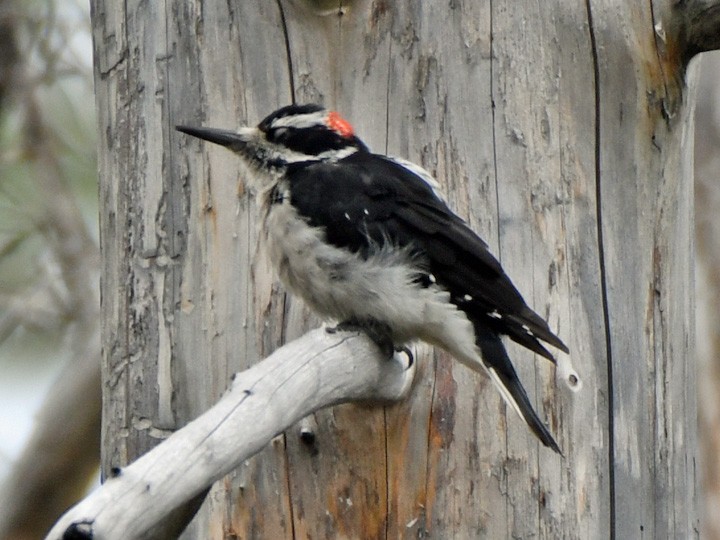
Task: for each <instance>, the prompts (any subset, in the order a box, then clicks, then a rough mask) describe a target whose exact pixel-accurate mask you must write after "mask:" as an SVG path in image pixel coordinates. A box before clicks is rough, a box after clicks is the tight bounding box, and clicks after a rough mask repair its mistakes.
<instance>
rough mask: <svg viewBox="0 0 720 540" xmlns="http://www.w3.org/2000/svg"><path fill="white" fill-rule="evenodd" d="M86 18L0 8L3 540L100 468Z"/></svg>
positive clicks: (23, 4)
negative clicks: (98, 462) (94, 419)
mask: <svg viewBox="0 0 720 540" xmlns="http://www.w3.org/2000/svg"><path fill="white" fill-rule="evenodd" d="M89 19H90V14H89V5H88V3H87V2H86V1H81V0H0V538H2V539H7V538H10V539H20V538H39V537H41V536H42V534H43V532H44V530H46V528H47V527H48V526H49V525H50V524H51V523H52V521H53V519H54V518H56V517H57V515H58V513H59V512H61V511H62V510H63V509H64V508H66V507H67V506H68V505H69V504H71V503H72V501H73V500H74V499H76V498H77V497H79V496H81V495H82V493H83V491H84V489H86V486H87V484H88V480H89V479H90V478H92V474H93V473H92V471H93V470H94V469H95V468H96V467H97V461H98V459H99V452H98V450H99V435H100V434H99V410H100V408H99V391H100V386H99V365H100V355H99V335H98V334H99V332H98V323H97V318H98V317H97V315H98V313H99V292H98V289H99V287H98V270H97V268H98V261H99V258H98V239H97V222H98V219H97V159H96V135H95V130H96V124H95V114H94V111H95V107H94V97H93V82H92V43H91V34H90V21H89ZM78 383H82V385H84V386H82V387H81V386H78ZM73 394H75V396H73ZM43 403H44V405H43ZM83 411H84V412H83ZM90 417H92V418H97V420H98V421H90V420H88V418H90ZM71 443H72V444H71ZM83 447H84V448H87V451H84V450H83Z"/></svg>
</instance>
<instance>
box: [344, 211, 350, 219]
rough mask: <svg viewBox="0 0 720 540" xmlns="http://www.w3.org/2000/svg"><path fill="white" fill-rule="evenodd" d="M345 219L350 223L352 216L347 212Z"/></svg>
mask: <svg viewBox="0 0 720 540" xmlns="http://www.w3.org/2000/svg"><path fill="white" fill-rule="evenodd" d="M345 219H347V220H348V221H350V214H348V213H347V212H345Z"/></svg>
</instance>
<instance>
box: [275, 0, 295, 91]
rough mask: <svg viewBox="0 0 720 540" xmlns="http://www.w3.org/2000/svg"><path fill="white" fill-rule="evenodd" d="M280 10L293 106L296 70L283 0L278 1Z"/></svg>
mask: <svg viewBox="0 0 720 540" xmlns="http://www.w3.org/2000/svg"><path fill="white" fill-rule="evenodd" d="M276 1H277V7H278V10H280V23H281V24H282V32H283V36H284V37H285V55H286V57H287V67H288V80H289V82H290V98H291V99H292V102H293V105H294V104H295V70H294V68H293V61H292V54H291V53H290V33H289V32H288V25H287V19H286V18H285V10H284V9H283V6H282V0H276Z"/></svg>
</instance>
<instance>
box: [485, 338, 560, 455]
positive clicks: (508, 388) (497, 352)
mask: <svg viewBox="0 0 720 540" xmlns="http://www.w3.org/2000/svg"><path fill="white" fill-rule="evenodd" d="M475 333H476V339H477V345H478V347H479V348H480V352H481V353H482V357H483V362H484V363H485V367H486V368H487V371H488V373H489V374H490V378H491V379H492V381H493V382H494V383H495V386H497V388H498V390H499V391H500V394H501V395H502V396H503V398H504V399H505V401H506V402H507V403H508V405H510V406H512V408H513V409H515V411H516V412H517V413H518V415H520V418H522V419H523V420H525V422H526V423H527V425H528V427H529V428H530V430H531V431H532V432H533V433H534V434H535V435H536V436H537V438H538V439H540V441H541V442H542V443H543V444H544V445H545V446H547V447H549V448H552V449H553V450H554V451H555V452H557V453H558V454H560V455H562V451H561V450H560V447H559V446H558V444H557V443H556V442H555V439H554V438H553V436H552V434H551V433H550V431H549V430H548V429H547V427H545V424H543V422H542V421H541V420H540V418H539V417H538V415H537V413H536V412H535V410H534V409H533V406H532V404H531V403H530V399H528V396H527V393H526V392H525V389H524V388H523V386H522V383H521V382H520V379H519V378H518V376H517V373H516V372H515V368H514V367H513V365H512V363H511V361H510V358H509V357H508V354H507V351H506V350H505V346H504V345H503V343H502V341H501V340H500V336H498V335H496V334H494V333H493V332H491V331H489V330H487V329H484V328H482V327H480V325H475Z"/></svg>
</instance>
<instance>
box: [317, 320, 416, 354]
mask: <svg viewBox="0 0 720 540" xmlns="http://www.w3.org/2000/svg"><path fill="white" fill-rule="evenodd" d="M327 331H328V332H331V333H334V332H342V331H346V332H358V331H359V332H364V333H365V335H367V336H368V337H369V338H370V339H371V340H373V343H375V345H377V346H378V348H379V349H380V352H381V353H382V354H383V356H385V357H386V358H389V359H392V357H393V356H395V351H396V350H402V351H403V352H406V353H407V354H408V355H409V358H411V362H410V363H411V365H412V355H410V354H409V351H408V350H406V348H401V349H398V348H396V347H395V343H393V340H392V332H391V331H390V327H389V326H388V325H387V324H385V323H382V322H378V321H362V322H361V321H357V320H355V319H350V320H347V321H343V322H341V323H339V324H338V325H337V326H336V327H335V328H332V329H331V328H328V329H327Z"/></svg>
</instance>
